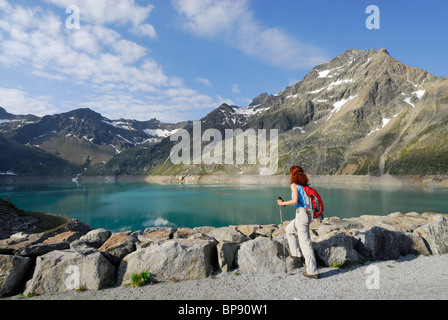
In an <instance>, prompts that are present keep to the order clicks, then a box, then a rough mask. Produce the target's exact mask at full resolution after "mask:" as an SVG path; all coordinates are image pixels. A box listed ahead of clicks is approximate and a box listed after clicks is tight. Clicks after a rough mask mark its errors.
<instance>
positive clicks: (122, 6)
mask: <svg viewBox="0 0 448 320" xmlns="http://www.w3.org/2000/svg"><path fill="white" fill-rule="evenodd" d="M45 2H47V3H50V4H54V5H56V6H58V7H61V8H67V7H68V6H71V5H75V6H77V7H78V8H79V9H80V15H81V17H80V18H81V19H80V20H81V23H82V22H86V23H88V24H92V25H107V24H122V25H125V24H132V26H133V28H131V30H134V31H137V33H140V34H142V35H148V36H150V37H151V38H154V37H155V36H156V33H155V29H154V28H153V27H152V26H151V25H149V24H145V23H144V21H145V20H146V19H147V18H148V17H149V15H150V14H151V12H152V10H153V8H154V6H153V5H148V6H146V7H141V6H139V5H137V4H135V1H134V0H95V1H92V0H45Z"/></svg>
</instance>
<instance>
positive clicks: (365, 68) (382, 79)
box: [93, 49, 448, 176]
mask: <svg viewBox="0 0 448 320" xmlns="http://www.w3.org/2000/svg"><path fill="white" fill-rule="evenodd" d="M201 123H202V131H204V130H206V129H208V128H214V129H217V130H219V131H220V132H221V133H222V135H223V137H224V132H225V129H236V128H241V129H242V130H247V129H249V128H253V129H278V130H279V132H280V133H281V135H280V137H279V149H278V152H279V171H278V172H279V173H285V172H287V171H288V168H289V167H290V166H291V165H293V164H301V165H302V166H303V167H304V168H306V170H307V171H308V172H309V173H312V174H355V175H375V176H380V175H383V174H387V173H389V174H392V175H426V174H431V175H446V174H447V171H448V126H447V124H448V79H447V78H444V77H435V76H433V75H431V74H430V73H428V72H427V71H425V70H422V69H418V68H414V67H409V66H406V65H404V64H403V63H401V62H400V61H398V60H396V59H394V58H392V57H391V56H390V55H389V53H388V52H387V50H386V49H380V50H374V49H371V50H368V51H364V50H355V49H350V50H347V51H345V52H343V53H342V54H341V55H339V56H338V57H336V58H334V59H333V60H331V61H330V62H328V63H325V64H322V65H319V66H316V67H315V68H314V69H313V70H311V72H310V73H308V74H307V75H306V76H305V78H304V79H303V80H302V81H300V82H298V83H296V84H294V85H292V86H290V87H287V88H286V89H284V90H283V91H281V92H280V93H278V94H275V95H268V94H266V93H263V94H261V95H260V96H259V97H257V98H255V99H254V100H253V102H252V103H251V104H250V105H249V106H247V107H237V106H229V105H227V104H223V105H221V106H220V107H218V108H216V109H215V110H213V111H212V112H211V113H210V114H208V115H207V116H205V117H204V118H203V119H201ZM189 131H190V132H192V128H191V126H190V127H189ZM172 146H173V143H172V142H169V141H162V142H161V143H159V144H157V145H154V146H153V148H151V149H148V150H143V149H141V148H140V149H135V148H134V149H129V150H128V151H127V152H126V153H123V154H120V155H118V156H116V157H114V158H113V159H112V160H111V161H110V162H108V163H107V164H105V165H104V166H102V167H101V168H96V170H95V171H94V172H93V173H95V174H98V173H99V174H123V173H125V174H126V173H127V174H168V175H172V174H181V175H189V174H204V173H208V174H209V173H213V174H220V173H227V174H229V173H230V174H236V173H239V174H243V173H256V172H258V171H256V170H255V169H256V166H254V165H239V166H236V165H233V166H232V165H208V166H206V165H177V166H173V165H172V164H171V162H170V161H169V159H168V158H169V155H170V150H171V148H172ZM246 148H247V145H246ZM132 158H138V159H140V161H137V160H136V161H134V162H132V161H131V159H132ZM142 159H144V160H143V161H142ZM130 161H131V162H130ZM137 162H138V163H137Z"/></svg>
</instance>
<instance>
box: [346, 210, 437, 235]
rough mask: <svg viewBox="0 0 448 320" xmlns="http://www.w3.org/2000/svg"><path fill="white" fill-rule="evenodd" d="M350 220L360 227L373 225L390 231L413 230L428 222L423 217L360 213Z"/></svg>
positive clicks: (368, 227) (366, 227) (367, 227)
mask: <svg viewBox="0 0 448 320" xmlns="http://www.w3.org/2000/svg"><path fill="white" fill-rule="evenodd" d="M350 220H353V221H357V222H358V223H360V224H361V225H362V227H363V228H362V229H365V230H367V229H370V228H372V227H374V226H377V227H381V228H383V229H387V230H390V231H398V232H413V231H414V230H415V229H417V228H419V227H421V226H423V225H425V224H426V223H428V221H427V220H426V219H424V218H423V217H419V218H417V217H414V216H411V215H409V216H407V215H396V214H391V215H390V216H376V215H362V216H361V217H359V218H352V219H350Z"/></svg>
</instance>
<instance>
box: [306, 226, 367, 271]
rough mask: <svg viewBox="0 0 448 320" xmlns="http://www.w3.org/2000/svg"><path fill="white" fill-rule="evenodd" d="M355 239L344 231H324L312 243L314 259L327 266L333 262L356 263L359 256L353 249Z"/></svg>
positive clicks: (340, 263) (342, 263)
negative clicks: (324, 232)
mask: <svg viewBox="0 0 448 320" xmlns="http://www.w3.org/2000/svg"><path fill="white" fill-rule="evenodd" d="M357 241H358V240H356V239H355V238H353V237H352V236H351V235H349V234H346V233H345V232H341V231H331V232H329V233H326V234H324V235H323V236H320V237H319V238H317V239H316V241H315V242H314V243H313V249H314V253H315V255H316V259H317V260H318V261H319V262H320V263H321V264H323V265H325V266H327V267H332V266H333V265H334V264H335V263H336V264H339V265H344V264H346V265H351V264H355V263H358V262H359V261H360V257H359V254H358V252H357V251H356V250H355V249H354V247H355V245H356V243H357Z"/></svg>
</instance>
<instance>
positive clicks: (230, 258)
mask: <svg viewBox="0 0 448 320" xmlns="http://www.w3.org/2000/svg"><path fill="white" fill-rule="evenodd" d="M237 249H238V243H235V242H227V241H222V242H220V243H218V245H217V250H218V264H219V268H220V269H221V270H222V271H223V272H227V271H229V270H230V269H232V268H233V262H234V260H235V253H236V250H237Z"/></svg>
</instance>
